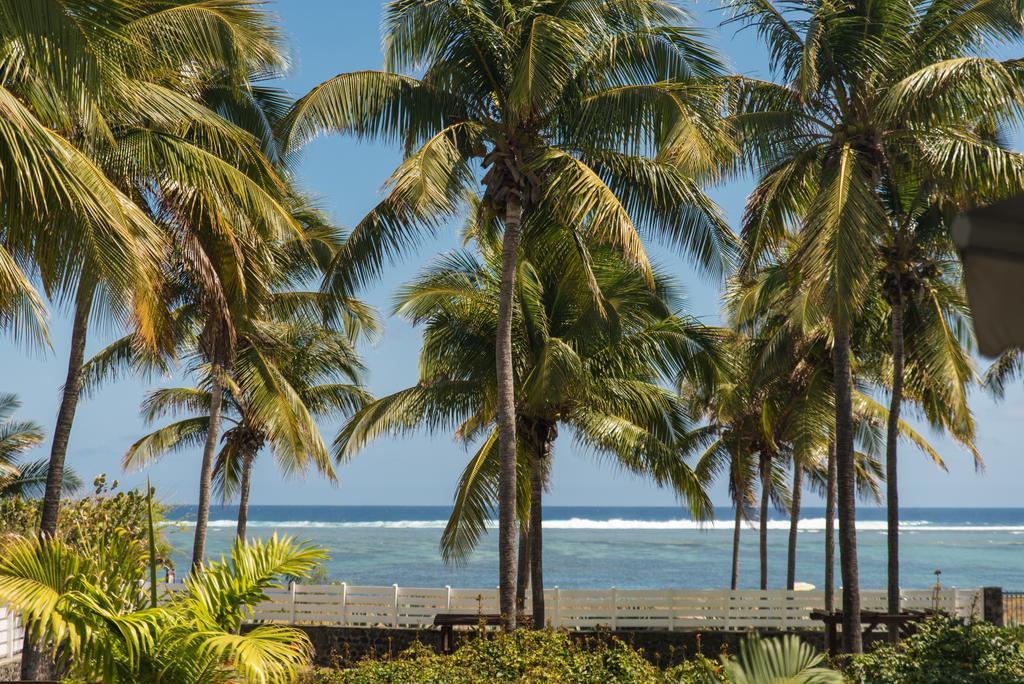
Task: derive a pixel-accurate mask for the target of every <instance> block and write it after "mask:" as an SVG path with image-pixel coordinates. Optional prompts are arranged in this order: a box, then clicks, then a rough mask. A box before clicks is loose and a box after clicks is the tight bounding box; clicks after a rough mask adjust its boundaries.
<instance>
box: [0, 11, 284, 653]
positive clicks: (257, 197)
mask: <svg viewBox="0 0 1024 684" xmlns="http://www.w3.org/2000/svg"><path fill="white" fill-rule="evenodd" d="M16 4H17V3H16ZM32 4H33V6H34V7H35V8H36V9H38V10H40V11H38V12H36V11H33V12H31V13H26V12H21V11H13V10H12V11H8V12H4V15H5V19H7V20H8V21H9V22H10V23H11V25H12V26H14V27H15V28H16V29H17V30H18V31H20V33H17V32H16V33H14V34H12V35H11V36H10V41H9V42H6V43H5V46H6V48H9V49H11V50H12V51H11V52H10V53H9V54H10V55H21V54H23V53H27V54H28V55H30V56H32V59H31V60H24V61H18V63H17V66H15V67H14V70H13V71H12V70H10V69H9V70H7V71H8V73H14V74H16V75H17V76H18V78H17V79H16V80H15V81H13V82H12V83H13V84H14V85H13V87H14V88H16V89H18V94H19V95H20V96H21V97H22V98H23V99H24V100H25V101H26V102H28V103H30V105H31V106H32V108H33V113H34V114H36V116H38V117H40V120H42V121H44V122H45V123H46V125H47V126H49V127H50V128H52V129H53V130H54V131H56V132H57V134H59V135H61V136H62V137H63V138H64V139H65V140H67V141H68V142H69V143H70V144H74V145H75V146H76V147H78V148H79V149H82V150H84V151H86V152H84V153H83V154H85V156H86V159H85V160H83V162H82V163H88V164H91V165H92V167H94V168H95V170H96V173H101V174H103V175H104V176H105V177H106V179H107V183H108V184H110V185H113V186H114V187H115V188H116V189H117V190H118V191H119V194H118V195H117V196H116V197H115V198H114V199H115V200H116V201H117V208H118V210H119V211H120V213H121V214H123V215H124V216H125V217H126V218H131V217H135V218H134V226H135V233H136V234H137V237H136V239H135V244H136V245H137V246H136V247H135V248H133V249H132V250H129V249H128V247H130V246H131V245H126V244H124V239H123V237H124V236H116V235H115V236H113V237H114V238H119V237H120V238H121V239H120V241H118V240H117V239H111V237H110V236H105V235H104V234H103V233H95V232H91V231H86V232H85V233H84V234H82V231H77V232H73V231H61V230H56V231H55V230H50V231H48V232H45V233H40V232H39V231H35V232H34V233H31V234H25V233H24V229H23V228H17V227H16V228H17V230H20V231H22V232H16V231H15V232H12V229H11V228H8V230H9V235H10V238H11V239H12V242H13V243H14V244H16V245H24V247H23V248H22V250H23V252H24V259H26V260H29V261H30V262H31V263H32V264H33V265H34V267H35V269H36V270H37V272H38V273H39V275H40V279H41V281H42V282H43V284H44V286H45V287H46V289H47V291H48V292H50V293H52V294H53V295H54V296H55V297H57V298H58V300H61V301H71V302H72V308H73V310H74V323H73V327H72V335H71V352H70V355H69V361H68V373H67V379H66V382H65V384H64V389H63V393H62V399H61V405H60V409H59V411H58V416H57V422H56V425H55V428H54V434H53V444H52V448H51V454H50V462H49V468H48V473H47V484H46V493H45V496H44V500H43V510H42V517H41V525H40V532H41V534H44V535H51V534H52V533H53V531H54V530H55V526H56V522H57V517H58V513H59V505H60V494H61V483H62V481H63V469H64V461H65V458H66V454H67V447H68V441H69V437H70V431H71V427H72V423H73V420H74V415H75V412H76V409H77V402H78V397H79V393H80V389H81V384H82V364H83V361H84V352H85V345H86V341H87V333H88V328H89V320H90V316H91V314H93V313H94V312H95V311H97V310H98V311H103V312H106V313H110V314H112V315H113V317H114V318H115V319H117V320H119V321H120V322H122V323H125V324H126V325H129V326H134V327H136V328H138V329H139V331H140V333H141V337H142V339H144V340H146V342H147V343H148V344H150V345H151V346H158V345H159V344H160V343H161V342H162V341H163V340H164V339H165V336H164V335H163V334H162V324H164V323H165V317H164V316H162V315H161V311H162V302H161V301H160V296H159V295H160V294H161V292H162V286H161V284H160V282H159V265H160V264H161V263H162V262H163V261H164V260H165V258H166V248H167V245H168V240H167V234H166V233H167V229H168V227H169V226H180V225H182V224H183V223H185V222H186V216H187V215H188V214H189V213H195V212H205V213H206V215H207V219H208V220H211V221H215V222H216V223H217V224H218V225H219V226H221V227H226V226H229V225H231V226H233V225H235V224H237V223H239V222H240V221H242V220H243V218H244V219H255V220H254V223H255V224H257V225H259V226H265V227H271V228H270V229H272V230H281V229H282V227H283V225H284V224H285V223H287V217H286V215H285V213H284V212H283V211H281V208H280V207H279V206H278V205H277V203H276V202H275V201H274V198H273V197H272V195H271V193H268V191H267V190H266V189H265V188H266V187H268V186H271V187H272V186H273V185H274V183H276V182H277V181H276V178H275V174H274V172H273V170H272V169H271V168H270V167H269V165H268V164H267V163H266V162H265V160H264V159H263V157H262V154H261V151H260V149H259V145H258V144H257V143H256V141H255V140H254V139H253V138H252V136H250V135H248V134H247V133H245V132H244V131H243V130H241V129H240V128H238V127H236V126H233V125H231V124H228V123H227V122H226V121H224V120H223V119H222V118H221V117H220V116H218V115H217V114H215V113H214V112H213V111H212V110H210V109H208V108H206V107H203V106H202V104H201V103H200V102H199V99H198V97H199V95H200V93H201V91H202V86H203V84H204V83H206V82H208V81H210V80H214V75H216V76H217V77H222V75H224V74H229V73H230V74H232V75H233V77H234V78H236V79H237V80H236V82H237V83H239V84H241V83H244V77H245V76H246V75H247V73H248V72H249V70H250V69H253V70H261V69H272V68H276V67H277V66H278V65H280V64H282V63H283V62H282V60H281V57H280V53H279V51H278V49H277V34H276V32H275V31H274V30H273V29H272V27H271V26H270V25H269V23H268V22H267V21H266V20H265V19H266V16H267V15H265V14H264V13H262V11H260V10H259V9H258V8H256V7H255V6H253V5H251V4H250V3H247V2H244V0H238V2H228V3H217V4H216V5H212V6H211V5H210V3H207V2H201V1H197V2H186V1H185V0H177V1H174V2H170V3H168V2H155V1H153V0H128V1H127V2H123V3H119V4H118V6H117V7H116V8H113V7H108V8H104V9H103V12H104V14H103V16H102V19H103V20H102V21H97V17H96V16H95V13H96V11H97V10H96V8H95V6H94V5H93V4H91V3H83V2H77V1H74V0H65V1H62V2H54V3H46V4H45V6H39V5H38V3H32ZM42 36H46V40H41V37H42ZM51 53H52V54H51ZM18 59H19V60H21V58H20V57H19V58H18ZM11 64H14V63H13V62H12V63H11ZM68 64H73V65H74V68H67V65H68ZM24 67H28V68H24ZM34 67H38V70H36V71H33V69H32V68H34ZM66 102H74V103H76V106H72V107H65V106H63V105H58V106H55V103H66ZM214 212H216V213H217V214H218V216H217V217H216V219H214V218H213V217H212V216H211V214H213V213H214ZM157 224H160V225H159V226H158V225H157ZM43 226H44V227H49V226H48V223H46V222H43ZM60 227H61V226H53V228H60ZM86 227H89V226H88V224H86ZM263 229H264V230H266V229H267V228H263ZM172 232H173V231H172ZM79 236H81V239H79ZM79 242H81V245H79V244H78V243H79ZM187 246H188V245H187V243H186V248H187ZM83 248H84V249H83ZM30 648H31V646H30ZM33 661H34V658H33V657H32V655H31V653H30V654H29V657H27V658H25V659H23V670H25V671H26V672H28V671H29V670H31V669H32V668H33V667H34V665H33Z"/></svg>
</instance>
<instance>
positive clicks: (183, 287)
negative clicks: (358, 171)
mask: <svg viewBox="0 0 1024 684" xmlns="http://www.w3.org/2000/svg"><path fill="white" fill-rule="evenodd" d="M285 202H286V208H287V211H288V213H289V215H290V217H291V221H293V222H294V223H295V224H296V225H297V226H298V227H299V229H298V230H297V231H296V232H295V233H293V234H290V235H286V236H280V235H278V236H264V235H261V234H251V233H250V234H245V233H241V232H237V231H236V232H235V233H234V234H228V235H222V234H221V233H220V232H218V231H212V230H209V226H208V225H205V224H204V223H202V217H197V219H198V222H197V225H196V227H197V228H198V230H194V231H193V230H192V229H191V227H190V226H187V227H186V228H185V232H183V234H182V236H181V238H182V241H184V242H195V243H197V245H198V248H197V249H196V250H194V251H191V250H183V251H182V253H180V254H179V255H178V258H179V259H180V261H175V262H172V264H171V266H170V270H169V275H168V280H171V279H172V277H173V275H174V274H176V273H177V274H180V273H182V272H184V273H186V276H187V274H189V272H190V270H191V269H190V268H189V264H190V263H199V264H202V265H205V266H209V267H210V268H211V269H213V273H210V272H205V271H203V270H202V269H200V270H199V272H198V273H195V274H194V277H184V278H181V277H179V278H178V280H177V281H176V282H174V281H172V285H173V287H169V288H168V289H169V292H168V293H167V299H168V301H169V302H170V304H171V308H172V313H171V316H170V318H171V321H172V324H171V326H170V328H171V334H170V335H169V337H170V341H169V346H173V350H172V351H173V355H174V356H182V357H184V360H185V361H186V370H187V371H188V372H190V373H192V374H195V375H198V376H199V377H200V381H199V383H198V384H199V387H198V388H192V389H189V390H183V392H186V393H187V392H192V393H193V400H188V401H187V400H185V399H184V398H182V401H184V404H174V402H171V404H170V405H168V406H166V407H159V408H157V409H156V411H155V413H152V414H151V415H150V418H155V417H157V415H159V414H161V412H162V411H163V410H164V409H165V408H166V409H173V410H177V409H183V408H187V409H188V410H191V411H202V412H203V415H204V416H205V417H199V416H196V417H193V418H191V419H189V420H186V421H183V422H182V423H181V424H175V425H174V426H170V427H169V428H168V431H157V432H156V433H154V434H153V435H151V436H150V437H153V438H154V439H155V440H156V441H147V440H142V441H140V443H138V444H137V446H138V447H139V449H141V451H139V453H138V454H135V455H133V454H132V453H131V452H130V453H129V457H128V459H127V460H126V463H127V462H128V461H135V459H137V458H141V459H142V461H140V463H141V462H148V461H149V460H151V459H152V458H154V457H155V456H157V455H158V454H159V453H162V452H163V451H164V450H165V449H168V448H175V449H177V448H183V447H186V446H189V445H195V440H196V439H197V438H200V437H202V438H203V440H202V444H203V460H202V464H201V469H200V473H201V474H200V498H199V506H198V509H199V510H198V513H197V521H196V527H197V532H196V540H195V544H194V546H193V567H195V568H198V567H199V565H198V563H200V562H201V560H202V558H203V555H204V553H205V551H204V550H203V549H204V548H205V539H206V522H207V520H208V516H209V503H210V499H211V493H212V490H213V487H214V472H215V469H216V467H217V465H218V464H217V462H216V445H217V441H218V439H219V438H220V423H221V417H222V406H223V402H224V399H225V398H226V397H234V398H233V399H229V401H231V402H235V407H236V408H237V407H240V406H241V404H238V403H237V402H242V404H244V403H245V402H254V405H253V406H252V407H249V408H248V409H246V413H247V414H248V418H249V421H250V423H249V425H250V426H251V427H252V428H253V430H254V432H249V433H246V432H245V431H243V430H239V431H236V432H234V433H233V437H234V438H237V439H241V438H242V437H243V436H246V435H247V436H248V437H253V436H255V435H256V434H257V433H261V434H262V433H263V431H265V430H269V432H267V433H266V434H265V435H264V437H265V438H270V439H271V442H272V443H273V445H274V447H275V449H278V450H280V449H287V450H289V451H290V453H291V454H293V455H294V459H293V460H294V462H295V463H296V464H298V463H308V462H309V459H312V462H313V463H315V464H317V467H318V468H319V469H320V470H321V472H324V473H325V474H328V475H329V476H333V471H332V469H331V466H330V463H329V461H328V457H327V450H326V448H325V447H324V446H323V444H322V443H321V442H320V437H319V433H318V431H317V429H316V426H315V425H314V423H313V415H312V414H311V412H310V410H311V409H312V410H313V411H314V412H328V411H348V410H350V409H351V408H352V407H353V406H354V405H355V403H358V402H359V401H361V400H362V399H363V398H364V397H363V395H362V394H361V391H359V390H357V388H355V387H352V386H350V385H347V384H342V385H339V384H337V383H327V384H325V385H323V386H322V387H321V390H320V391H322V392H323V393H325V394H324V395H322V396H321V395H318V394H316V392H314V393H313V394H311V395H310V396H309V401H310V402H311V404H312V405H307V404H304V403H303V401H301V400H300V398H299V397H298V396H297V395H296V391H298V390H299V389H300V388H301V387H302V383H303V382H305V381H307V380H313V381H315V378H317V377H320V378H324V377H325V375H318V374H330V373H335V374H340V375H341V376H343V377H347V378H348V379H349V380H354V379H355V378H356V375H357V374H358V373H359V372H360V371H361V364H360V363H359V361H358V358H357V357H356V355H355V353H354V351H353V346H352V345H353V344H354V343H355V342H356V341H357V340H358V339H360V338H361V337H364V336H369V337H372V336H373V335H375V334H376V332H377V331H378V329H379V324H378V322H377V321H376V318H375V316H374V313H373V311H372V309H370V308H368V307H367V306H366V305H365V304H363V303H362V302H360V301H359V300H358V299H355V298H352V297H347V296H338V295H333V294H331V293H322V292H310V291H306V290H304V289H303V287H304V286H305V283H306V282H308V281H309V280H311V279H319V278H321V277H322V276H323V272H324V269H325V268H326V266H327V265H328V264H329V263H330V261H331V260H332V258H333V257H334V255H335V253H336V252H337V251H338V247H339V245H340V244H341V242H342V241H343V238H344V236H343V235H342V234H341V233H340V232H339V231H338V230H337V229H336V228H335V227H333V226H331V225H330V223H329V222H328V221H327V219H326V217H325V216H324V214H323V212H321V211H320V210H319V209H317V208H316V207H315V206H313V205H312V204H311V203H310V201H309V200H308V199H306V198H303V197H301V196H300V195H297V194H295V193H294V192H292V193H289V195H288V196H287V197H286V198H285ZM232 238H239V239H242V240H243V242H248V247H249V248H250V249H251V250H252V253H251V254H250V256H249V258H246V259H245V260H244V263H245V266H246V272H245V273H237V272H235V271H234V269H233V267H232V261H233V259H232V257H231V254H232V250H231V249H226V248H225V246H224V245H223V244H222V243H221V240H222V239H229V240H230V239H232ZM225 255H227V258H224V257H225ZM182 262H184V264H185V265H184V266H182ZM217 271H220V272H221V273H222V274H223V276H224V277H219V276H218V275H217ZM239 277H240V278H241V281H240V282H239V281H238V278H239ZM227 283H230V284H231V285H232V288H231V289H230V290H228V289H227V288H226V285H224V284H227ZM239 290H241V291H242V292H244V296H242V293H241V292H240V291H239ZM228 295H231V296H230V297H229V296H228ZM317 320H319V326H316V325H313V324H312V323H310V321H317ZM311 326H312V327H311ZM318 336H319V337H318ZM288 344H292V345H299V346H301V345H305V344H309V345H312V347H313V348H311V349H310V351H311V353H313V356H311V357H310V358H309V359H308V360H307V361H308V362H309V363H311V364H312V363H314V362H315V361H316V359H318V358H320V357H321V355H322V356H323V357H324V358H323V359H322V361H323V365H322V366H321V367H320V368H317V369H313V368H311V367H310V368H308V369H307V370H308V372H309V373H310V374H311V375H310V376H309V377H307V378H303V377H302V376H301V375H298V376H288V377H285V375H283V374H285V373H286V372H287V371H286V370H285V369H284V368H282V366H281V365H278V364H279V363H281V364H283V363H285V362H286V361H285V360H286V358H287V356H288V355H289V354H292V353H294V352H295V349H294V346H293V348H292V349H290V350H289V349H287V345H288ZM268 355H269V356H268ZM274 355H276V359H275V358H273V356H274ZM332 355H333V356H332ZM172 360H173V359H172V358H169V357H168V354H160V353H153V352H152V351H151V350H148V349H146V348H145V347H144V345H142V344H141V342H140V340H139V338H138V334H137V333H131V334H129V335H126V336H125V337H123V338H121V339H119V340H116V341H115V342H113V343H111V344H110V345H108V346H107V347H106V348H104V349H102V350H100V352H98V353H97V354H96V355H95V356H94V357H93V358H92V359H91V360H90V361H89V363H88V364H87V365H86V367H85V370H84V374H83V376H84V386H85V389H86V390H93V389H95V388H96V387H98V386H99V385H100V384H101V383H103V382H104V381H106V380H108V379H110V378H114V377H117V376H118V375H121V374H124V373H130V372H134V373H143V374H150V373H153V372H154V371H159V372H167V371H168V370H169V369H170V363H171V361H172ZM227 361H230V362H231V365H230V366H228V365H227ZM236 364H237V365H238V366H239V369H238V371H237V372H236V371H235V370H234V365H236ZM287 364H288V366H289V367H290V369H293V370H296V371H299V370H300V369H302V368H304V366H303V363H302V362H299V361H295V360H292V361H290V362H287ZM332 364H333V367H332ZM292 382H295V383H298V384H297V385H292V384H290V383H292ZM203 393H205V396H206V397H207V399H208V403H207V404H203V403H202V402H201V401H197V400H195V397H197V396H199V395H200V394H203ZM332 393H333V394H332ZM174 396H176V395H175V394H174V393H173V392H171V393H169V394H168V395H166V396H165V397H162V399H166V400H168V401H170V400H171V399H173V398H174ZM179 396H180V395H179ZM318 401H319V402H326V403H324V404H319V403H317V402H318ZM332 401H333V402H335V404H334V405H333V406H332V405H330V402H332ZM236 417H238V418H241V417H242V416H241V414H237V415H236ZM185 428H188V430H185ZM179 429H181V430H183V431H184V432H182V433H180V434H179V433H177V432H176V431H177V430H179ZM280 431H283V432H280ZM271 433H273V434H271ZM176 434H177V437H175V435H176ZM243 441H244V440H243ZM241 443H242V442H241V441H239V442H237V444H241ZM211 444H212V445H213V446H212V447H211ZM248 446H249V447H256V446H257V444H256V442H253V441H252V440H249V441H248ZM258 446H260V447H261V446H262V444H259V445H258ZM258 450H259V449H258V448H257V449H256V451H258ZM229 452H232V450H231V449H229V450H228V451H226V452H224V455H225V456H227V455H228V453H229ZM252 453H253V454H255V452H252ZM278 453H279V454H281V455H283V454H284V453H285V452H282V451H278ZM239 455H240V454H239ZM288 460H289V459H285V460H284V461H282V463H286V462H287V461H288ZM225 464H226V465H229V466H231V468H232V469H233V470H232V471H231V472H232V473H234V475H236V476H239V477H240V476H241V474H242V472H243V471H244V468H243V467H242V466H243V460H237V459H234V458H233V457H232V458H231V459H229V460H228V461H226V462H225ZM250 465H251V464H250ZM222 474H223V472H222ZM218 481H219V482H220V484H226V485H227V489H224V488H223V487H222V488H221V493H222V495H223V494H230V493H231V491H232V489H233V487H234V485H235V484H236V480H232V479H230V477H229V479H228V480H223V479H220V478H218ZM242 512H243V514H244V508H243V511H242ZM242 527H243V528H244V525H242Z"/></svg>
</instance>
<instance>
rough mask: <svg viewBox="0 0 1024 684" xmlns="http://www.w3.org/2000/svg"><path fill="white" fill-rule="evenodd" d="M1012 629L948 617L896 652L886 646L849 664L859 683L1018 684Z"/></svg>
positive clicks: (1023, 671) (1022, 672)
mask: <svg viewBox="0 0 1024 684" xmlns="http://www.w3.org/2000/svg"><path fill="white" fill-rule="evenodd" d="M1021 646H1022V644H1021V640H1020V637H1019V635H1018V634H1017V633H1016V632H1014V631H1013V630H1009V629H1002V628H999V627H995V626H993V625H990V624H988V623H983V622H978V623H971V624H963V623H962V622H959V621H957V620H953V619H950V618H935V619H932V620H929V621H928V622H925V623H924V624H923V625H922V626H921V629H920V630H919V631H918V632H917V634H915V635H913V636H911V637H908V638H907V639H904V640H903V641H902V642H901V643H900V644H899V645H897V646H896V647H893V646H890V645H889V644H885V645H883V646H879V647H878V648H876V649H875V650H874V651H873V652H871V653H869V654H867V655H863V656H859V657H857V658H855V659H854V661H853V662H852V663H851V667H850V676H851V679H852V680H853V681H854V682H858V683H860V684H936V683H937V682H942V683H943V684H1018V683H1019V682H1024V654H1022V652H1021Z"/></svg>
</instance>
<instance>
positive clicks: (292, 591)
mask: <svg viewBox="0 0 1024 684" xmlns="http://www.w3.org/2000/svg"><path fill="white" fill-rule="evenodd" d="M288 590H289V592H288V594H289V596H288V598H289V600H290V601H291V612H292V619H291V622H290V624H293V625H294V624H295V582H294V580H293V581H291V582H289V583H288Z"/></svg>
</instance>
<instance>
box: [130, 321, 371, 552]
mask: <svg viewBox="0 0 1024 684" xmlns="http://www.w3.org/2000/svg"><path fill="white" fill-rule="evenodd" d="M261 327H262V329H263V330H262V331H263V339H262V340H260V342H259V343H258V346H257V344H256V343H254V341H253V340H246V342H245V343H244V345H242V348H241V349H240V350H239V353H238V356H237V358H236V363H235V366H234V367H233V369H232V372H231V374H230V376H229V380H228V382H227V383H226V387H225V388H224V390H223V399H222V406H223V407H224V409H223V416H224V420H226V421H227V422H228V423H229V424H230V425H231V427H229V428H228V429H227V430H225V431H224V434H223V437H222V442H223V446H222V447H221V449H220V452H219V453H218V455H217V459H216V463H215V465H214V471H213V482H214V486H215V488H216V489H217V490H218V491H219V493H220V495H221V497H222V498H224V499H229V498H232V497H234V496H235V495H236V494H237V495H238V497H239V507H238V529H237V536H238V538H239V539H243V540H244V539H245V528H246V522H247V518H248V516H247V513H248V504H249V483H250V477H251V473H252V466H253V462H254V460H255V459H256V457H257V456H258V455H259V453H260V451H262V449H263V448H264V446H267V445H269V446H270V447H271V449H272V451H273V453H274V456H275V460H276V461H277V465H278V468H279V469H280V470H281V471H282V472H283V473H284V474H285V475H290V474H293V473H304V472H306V471H308V470H309V468H310V467H311V466H312V467H314V468H316V469H317V471H318V472H319V473H320V474H321V475H323V476H324V477H326V478H328V479H329V480H331V481H332V482H336V481H337V476H336V475H335V472H334V468H333V466H332V465H331V461H330V458H329V456H328V449H327V447H326V446H325V445H324V444H323V442H322V439H321V437H320V432H319V430H318V429H317V427H316V424H315V423H314V422H313V421H314V420H315V419H322V418H330V417H334V416H336V415H344V414H347V413H351V412H353V411H354V410H356V409H357V408H358V407H360V406H361V405H363V404H364V403H366V401H367V400H368V397H367V395H366V393H365V392H364V391H363V390H362V388H361V387H360V386H359V385H358V384H357V383H358V381H359V377H360V375H361V370H362V366H361V364H360V362H359V359H358V356H357V355H356V352H355V350H354V349H353V347H352V343H351V340H350V339H349V338H348V336H347V335H345V334H344V333H341V332H337V331H333V330H330V329H327V328H324V327H321V326H318V325H315V324H313V323H310V322H306V323H294V324H280V323H278V324H274V323H265V324H263V325H262V326H261ZM206 368H207V367H206V366H202V367H200V369H199V372H200V383H199V386H198V387H173V388H163V389H158V390H154V391H153V392H150V394H149V396H148V397H147V399H146V401H145V404H144V408H143V414H144V416H145V418H146V420H147V421H153V420H155V419H156V418H158V417H160V416H164V415H177V414H182V413H184V414H192V415H190V416H189V417H187V418H184V419H183V420H178V421H175V422H173V423H169V424H168V425H165V426H163V427H161V428H159V429H158V430H156V431H154V432H151V433H149V434H148V435H146V436H144V437H142V438H141V439H139V440H138V441H136V442H135V443H134V444H132V445H131V447H130V448H129V449H128V452H127V454H125V457H124V466H125V467H126V468H138V467H143V466H146V465H148V464H150V463H153V462H154V461H156V460H159V459H160V458H161V457H163V456H164V455H165V454H167V453H169V452H173V451H178V450H181V449H187V448H190V447H193V446H194V445H196V444H198V443H200V442H205V440H206V437H207V433H208V431H209V429H210V415H209V413H210V405H211V403H212V402H211V397H210V387H211V385H212V382H211V378H210V377H209V375H207V374H205V373H203V371H204V370H206Z"/></svg>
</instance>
